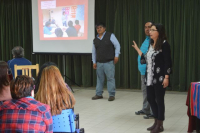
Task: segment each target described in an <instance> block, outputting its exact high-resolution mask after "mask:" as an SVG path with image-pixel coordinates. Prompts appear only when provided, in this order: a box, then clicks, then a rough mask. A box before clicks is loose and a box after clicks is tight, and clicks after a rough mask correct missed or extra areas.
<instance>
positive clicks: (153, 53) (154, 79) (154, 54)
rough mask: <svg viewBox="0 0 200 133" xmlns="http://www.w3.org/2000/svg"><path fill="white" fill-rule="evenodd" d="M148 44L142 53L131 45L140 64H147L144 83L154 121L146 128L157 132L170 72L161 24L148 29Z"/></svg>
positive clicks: (167, 45) (162, 113)
mask: <svg viewBox="0 0 200 133" xmlns="http://www.w3.org/2000/svg"><path fill="white" fill-rule="evenodd" d="M150 38H151V40H150V45H149V49H148V52H147V53H146V54H145V55H144V54H143V53H142V52H141V51H140V49H139V48H138V46H137V44H136V43H135V41H133V43H134V45H132V47H134V48H135V50H136V51H137V52H138V54H139V55H140V56H141V64H145V63H146V64H147V71H146V74H145V83H146V86H147V100H148V102H149V103H150V106H151V108H152V111H153V114H154V117H155V122H154V124H153V125H152V126H151V127H149V128H147V130H149V131H151V133H159V132H162V131H163V130H164V128H163V121H164V119H165V103H164V96H165V88H166V87H167V86H168V85H169V75H170V73H171V66H172V65H171V64H172V63H171V51H170V45H169V43H168V42H167V40H166V39H167V38H166V35H165V28H164V26H163V25H162V24H153V25H152V27H151V29H150Z"/></svg>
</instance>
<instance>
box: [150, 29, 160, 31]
mask: <svg viewBox="0 0 200 133" xmlns="http://www.w3.org/2000/svg"><path fill="white" fill-rule="evenodd" d="M149 31H158V30H155V29H150V30H149Z"/></svg>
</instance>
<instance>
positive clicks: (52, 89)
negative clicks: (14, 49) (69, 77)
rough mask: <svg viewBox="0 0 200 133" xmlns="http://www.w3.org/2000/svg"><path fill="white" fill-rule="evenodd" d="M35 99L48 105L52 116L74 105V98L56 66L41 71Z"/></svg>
mask: <svg viewBox="0 0 200 133" xmlns="http://www.w3.org/2000/svg"><path fill="white" fill-rule="evenodd" d="M35 99H36V100H38V101H40V102H42V103H44V104H48V105H49V106H50V108H51V114H52V115H57V114H61V112H62V110H64V109H70V108H73V107H74V104H75V98H74V96H73V94H72V93H71V92H70V91H69V89H67V87H66V84H65V82H64V80H63V77H62V76H61V74H60V71H59V69H58V68H57V67H56V66H48V67H46V68H44V69H43V71H42V75H41V79H40V84H39V89H38V92H37V94H36V96H35Z"/></svg>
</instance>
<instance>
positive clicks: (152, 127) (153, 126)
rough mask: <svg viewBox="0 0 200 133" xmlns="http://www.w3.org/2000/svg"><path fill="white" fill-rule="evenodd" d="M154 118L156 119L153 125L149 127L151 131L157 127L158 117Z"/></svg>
mask: <svg viewBox="0 0 200 133" xmlns="http://www.w3.org/2000/svg"><path fill="white" fill-rule="evenodd" d="M154 120H155V121H154V123H153V125H152V126H151V127H149V128H147V130H148V131H151V130H153V129H154V128H155V127H156V125H157V119H154Z"/></svg>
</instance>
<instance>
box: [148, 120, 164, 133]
mask: <svg viewBox="0 0 200 133" xmlns="http://www.w3.org/2000/svg"><path fill="white" fill-rule="evenodd" d="M162 131H164V128H163V121H161V120H157V124H156V127H155V128H154V129H153V130H151V133H159V132H162Z"/></svg>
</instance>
